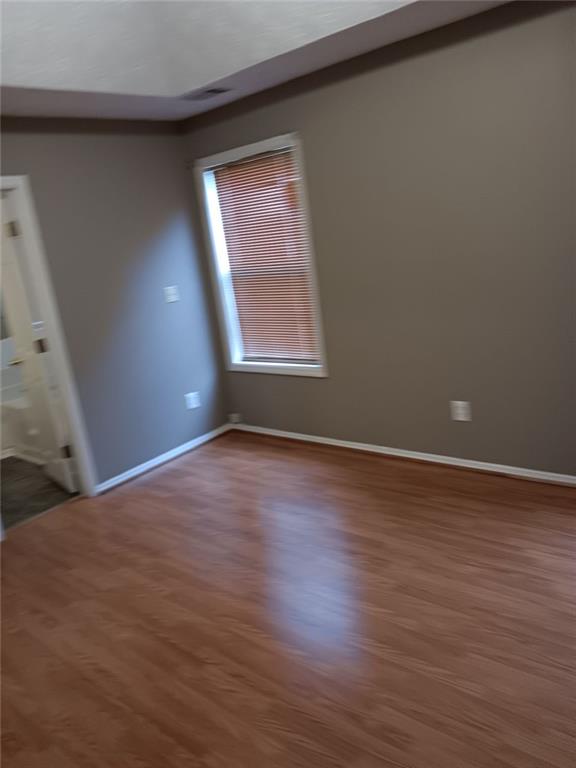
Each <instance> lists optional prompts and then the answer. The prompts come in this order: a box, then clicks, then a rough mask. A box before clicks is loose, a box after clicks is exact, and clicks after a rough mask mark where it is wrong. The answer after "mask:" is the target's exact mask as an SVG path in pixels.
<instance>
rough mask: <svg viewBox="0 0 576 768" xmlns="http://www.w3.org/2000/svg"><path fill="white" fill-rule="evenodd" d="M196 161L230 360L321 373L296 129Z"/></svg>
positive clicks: (242, 367)
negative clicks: (293, 134) (292, 134)
mask: <svg viewBox="0 0 576 768" xmlns="http://www.w3.org/2000/svg"><path fill="white" fill-rule="evenodd" d="M197 168H198V173H199V175H200V181H201V186H202V191H203V195H204V204H205V213H206V219H207V225H208V232H209V235H210V246H211V255H212V262H213V272H214V275H215V278H216V285H217V291H218V299H219V305H220V315H221V320H222V325H223V330H224V336H225V340H226V346H227V353H228V367H229V369H230V370H233V371H251V372H254V373H284V374H296V375H303V376H325V375H326V371H325V365H324V359H323V352H322V339H321V332H320V317H319V306H318V301H317V297H316V289H315V276H314V270H313V262H312V253H311V244H310V239H309V234H308V225H307V219H306V208H305V203H304V199H303V179H302V172H301V168H300V160H299V146H298V142H297V139H296V137H295V136H280V137H278V138H276V139H271V140H269V141H264V142H261V143H259V144H252V145H250V146H248V147H243V148H241V149H237V150H232V151H231V152H224V153H223V154H221V155H215V156H213V157H208V158H205V159H204V160H201V161H199V162H198V163H197Z"/></svg>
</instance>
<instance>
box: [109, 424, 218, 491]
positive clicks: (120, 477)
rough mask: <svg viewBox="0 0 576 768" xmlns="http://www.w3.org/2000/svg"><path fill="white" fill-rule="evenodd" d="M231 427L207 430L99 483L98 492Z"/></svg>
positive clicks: (120, 482)
mask: <svg viewBox="0 0 576 768" xmlns="http://www.w3.org/2000/svg"><path fill="white" fill-rule="evenodd" d="M229 429H230V425H229V424H223V425H222V426H221V427H218V428H217V429H213V430H212V431H211V432H206V433H205V434H203V435H200V436H199V437H195V438H194V439H193V440H190V441H189V442H187V443H183V444H182V445H178V446H177V447H176V448H172V450H170V451H166V453H162V454H160V456H156V457H155V458H153V459H150V461H145V462H144V464H139V465H138V466H137V467H132V469H128V470H127V471H126V472H123V473H122V474H121V475H116V476H115V477H111V478H110V479H109V480H105V481H104V482H103V483H98V485H97V486H96V493H97V494H100V493H104V492H105V491H109V490H110V489H112V488H115V487H116V486H117V485H121V484H122V483H126V482H128V480H133V479H134V478H136V477H138V476H139V475H143V474H144V473H145V472H149V471H150V470H151V469H155V468H156V467H159V466H160V465H161V464H166V462H167V461H171V460H172V459H176V458H178V456H182V454H183V453H188V451H191V450H192V449H193V448H198V446H200V445H204V443H208V442H209V441H210V440H214V438H215V437H218V435H222V434H223V433H224V432H228V430H229Z"/></svg>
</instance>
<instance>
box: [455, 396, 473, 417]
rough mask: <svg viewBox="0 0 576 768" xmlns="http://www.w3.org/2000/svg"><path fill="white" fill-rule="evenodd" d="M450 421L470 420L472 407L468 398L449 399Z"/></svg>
mask: <svg viewBox="0 0 576 768" xmlns="http://www.w3.org/2000/svg"><path fill="white" fill-rule="evenodd" d="M450 418H451V419H452V421H472V409H471V407H470V402H469V401H468V400H450Z"/></svg>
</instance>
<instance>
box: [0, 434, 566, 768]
mask: <svg viewBox="0 0 576 768" xmlns="http://www.w3.org/2000/svg"><path fill="white" fill-rule="evenodd" d="M2 552H3V556H4V558H3V559H4V564H3V568H4V589H3V593H4V594H3V598H4V606H3V608H4V610H3V618H4V627H3V635H4V642H3V677H4V683H3V700H4V706H3V718H4V728H3V750H4V762H3V768H85V767H86V768H136V767H137V768H148V767H152V766H153V767H154V768H174V767H175V766H178V768H180V767H184V766H185V767H186V768H190V767H192V768H195V767H196V766H202V767H203V768H228V767H229V766H230V767H233V768H296V766H301V767H302V768H304V767H305V768H328V767H330V768H334V767H335V766H346V768H392V767H394V768H400V767H402V768H408V767H409V768H472V767H474V768H574V766H576V662H575V657H576V608H575V599H574V598H575V575H576V489H569V488H561V487H556V486H552V485H543V484H537V483H530V482H526V481H521V480H511V479H507V478H503V477H496V476H490V475H484V474H480V473H474V472H468V471H463V470H457V469H450V468H447V467H439V466H431V465H425V464H418V463H414V462H406V461H402V460H396V459H389V458H384V457H381V456H373V455H368V454H363V453H353V452H351V451H347V450H342V449H334V448H323V447H320V446H311V445H304V444H299V443H292V442H289V441H282V440H277V439H272V438H263V437H257V436H253V435H247V434H242V433H230V434H228V435H226V436H224V437H221V438H219V439H218V440H216V441H214V442H212V443H210V444H208V445H206V446H204V447H202V448H199V449H198V450H196V451H194V452H193V453H190V454H188V455H186V456H184V457H182V458H181V459H178V460H176V461H174V462H172V463H170V464H168V465H166V466H165V467H163V468H161V469H159V470H156V471H154V472H152V473H150V474H148V475H146V476H144V477H143V478H141V479H139V480H137V481H134V482H132V483H130V484H128V485H125V486H123V487H121V488H119V489H117V490H115V491H112V492H110V493H108V494H106V495H104V496H102V497H100V498H97V499H91V500H73V501H71V502H68V503H67V504H65V505H64V506H62V507H60V508H58V509H57V510H54V511H52V512H49V513H47V514H46V515H44V516H42V517H40V518H38V519H36V520H33V521H31V522H30V523H27V524H25V525H23V526H21V527H19V528H18V529H15V530H14V531H10V532H9V534H8V539H7V540H6V541H5V542H4V544H3V545H2Z"/></svg>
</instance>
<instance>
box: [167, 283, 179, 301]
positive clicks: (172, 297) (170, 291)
mask: <svg viewBox="0 0 576 768" xmlns="http://www.w3.org/2000/svg"><path fill="white" fill-rule="evenodd" d="M164 299H165V301H166V304H172V302H173V301H180V291H179V290H178V286H177V285H167V286H165V287H164Z"/></svg>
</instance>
